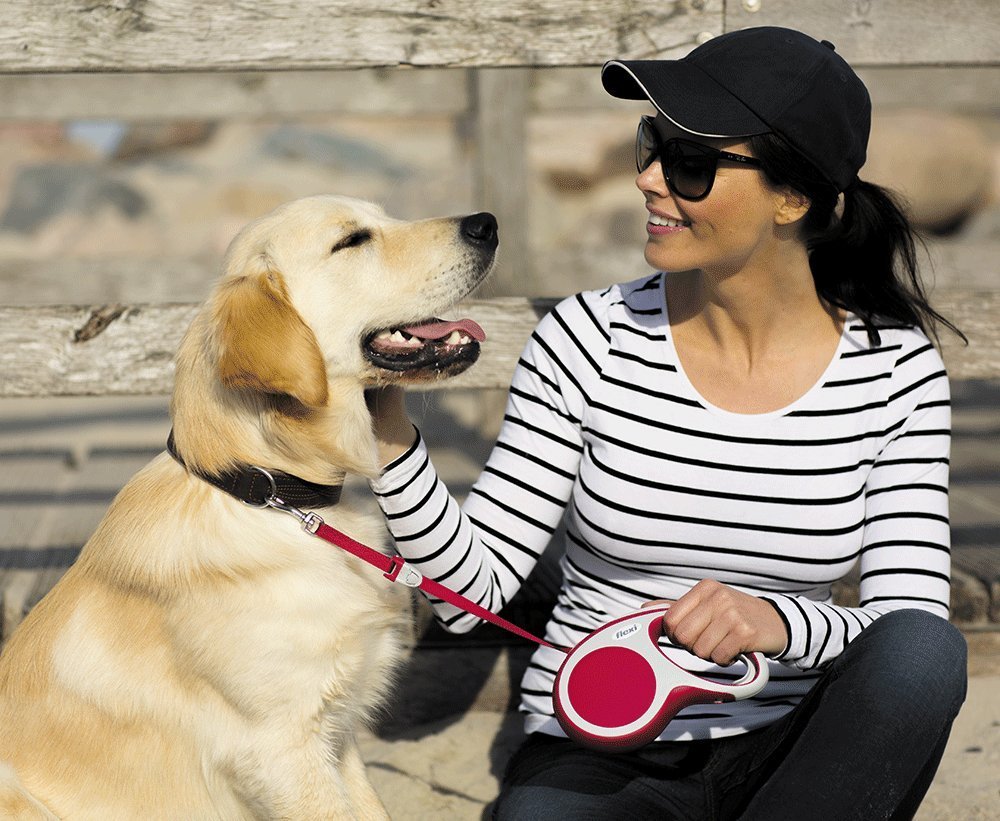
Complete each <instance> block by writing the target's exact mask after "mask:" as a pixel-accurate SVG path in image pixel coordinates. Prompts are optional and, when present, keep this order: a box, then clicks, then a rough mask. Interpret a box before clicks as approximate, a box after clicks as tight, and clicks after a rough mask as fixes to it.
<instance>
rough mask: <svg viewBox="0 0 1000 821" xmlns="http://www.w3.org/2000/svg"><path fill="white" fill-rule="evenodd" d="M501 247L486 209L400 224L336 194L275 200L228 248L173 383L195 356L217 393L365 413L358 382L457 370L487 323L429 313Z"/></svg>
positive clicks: (281, 407)
mask: <svg viewBox="0 0 1000 821" xmlns="http://www.w3.org/2000/svg"><path fill="white" fill-rule="evenodd" d="M496 250H497V226H496V220H495V219H494V218H493V216H492V215H490V214H475V215H472V216H466V217H449V218H442V219H429V220H421V221H416V222H403V221H400V220H396V219H392V218H390V217H388V216H386V214H385V213H384V212H383V211H382V209H380V208H378V207H377V206H375V205H373V204H371V203H367V202H362V201H359V200H353V199H348V198H344V197H333V196H319V197H308V198H306V199H301V200H296V201H294V202H291V203H288V204H286V205H283V206H281V207H279V208H278V209H276V210H275V211H273V212H271V213H270V214H267V215H266V216H264V217H262V218H260V219H258V220H256V221H255V222H253V223H251V224H250V225H248V226H247V227H246V228H244V229H243V230H242V231H241V232H240V233H239V235H238V236H237V237H236V238H235V239H234V240H233V242H232V244H231V245H230V247H229V250H228V251H227V252H226V257H225V260H224V265H223V277H222V280H221V281H220V283H219V285H218V287H217V288H216V290H215V292H214V293H213V295H212V297H211V299H210V300H209V303H208V306H207V310H206V311H205V312H203V314H202V316H201V323H200V327H201V329H202V332H201V333H200V334H196V335H195V336H197V337H199V338H200V339H201V342H190V341H189V340H187V339H186V340H185V346H187V347H190V346H191V345H195V346H201V347H203V348H205V349H207V350H201V351H199V352H192V351H188V353H187V356H186V357H185V356H184V348H183V347H182V354H181V356H179V358H178V380H179V381H178V385H177V391H179V390H181V389H182V388H183V386H182V384H181V382H180V380H181V376H182V371H183V370H185V368H184V364H185V359H186V360H188V361H191V360H194V359H198V360H199V361H201V363H202V364H203V365H205V364H207V365H208V366H209V369H210V370H214V371H215V374H214V375H215V378H217V380H218V385H219V387H220V388H221V389H222V391H223V392H225V393H228V394H232V395H236V396H238V397H240V398H241V400H254V399H255V398H256V400H255V401H256V404H255V407H261V406H266V407H268V408H273V409H276V411H280V412H281V413H282V414H283V415H285V416H287V417H290V418H295V419H299V420H302V419H306V418H309V417H310V416H314V417H315V416H317V415H322V414H324V413H325V414H327V416H329V415H330V414H331V413H334V414H335V413H338V412H339V413H341V415H343V412H344V405H345V403H349V404H350V405H351V408H352V409H353V410H354V412H355V414H357V413H361V412H363V411H364V403H363V390H364V388H365V387H369V386H375V385H385V384H390V383H396V382H402V383H413V382H425V381H429V380H434V379H440V378H444V377H447V376H451V375H454V374H457V373H460V372H461V371H463V370H465V369H466V368H467V367H468V366H469V365H471V364H472V363H473V362H474V361H475V360H476V358H477V357H478V355H479V343H480V342H481V341H482V339H483V334H482V331H481V329H480V328H479V326H478V325H476V324H475V323H474V322H471V321H469V320H461V321H458V322H454V321H443V320H440V319H438V318H437V317H438V316H439V315H440V314H442V313H444V312H446V311H448V310H449V309H450V308H452V307H453V306H454V304H455V303H456V302H458V301H459V300H460V299H462V298H463V297H465V296H466V295H468V294H469V293H470V292H471V291H472V290H473V289H474V288H475V287H476V286H477V285H478V284H479V283H480V282H481V281H482V280H483V279H484V277H485V276H486V275H487V274H488V273H489V271H490V269H491V268H492V266H493V261H494V257H495V254H496ZM197 324H198V323H196V325H197ZM189 336H190V335H189ZM203 370H204V368H203ZM177 391H175V402H174V406H175V428H176V426H177V422H178V420H177V418H176V417H177V415H178V414H177V410H178V408H179V407H180V405H179V402H178V397H177ZM215 393H216V396H218V395H219V393H218V391H216V392H215ZM359 400H362V401H360V410H358V408H357V406H358V404H359ZM230 404H231V403H230ZM243 404H244V405H246V401H244V402H243ZM365 423H366V424H369V425H370V420H369V419H368V418H367V417H365ZM355 427H356V426H355ZM368 438H369V439H370V431H369V432H368ZM348 462H349V464H348V465H347V466H346V467H348V469H351V468H355V469H356V468H357V465H355V464H350V462H351V460H348Z"/></svg>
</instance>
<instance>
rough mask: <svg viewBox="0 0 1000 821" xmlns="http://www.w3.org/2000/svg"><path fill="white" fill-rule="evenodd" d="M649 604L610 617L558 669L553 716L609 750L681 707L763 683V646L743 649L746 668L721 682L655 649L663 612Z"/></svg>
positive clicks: (736, 695) (645, 737) (747, 693)
mask: <svg viewBox="0 0 1000 821" xmlns="http://www.w3.org/2000/svg"><path fill="white" fill-rule="evenodd" d="M669 609H670V608H669V607H651V608H649V609H646V610H642V611H640V612H638V613H633V614H631V615H629V616H624V617H623V618H620V619H615V620H614V621H611V622H608V624H606V625H604V626H603V627H601V628H599V629H597V630H595V631H594V632H593V633H591V634H590V635H589V636H587V637H586V638H585V639H583V641H581V642H580V643H579V644H577V645H576V646H575V647H574V648H573V649H572V650H570V651H569V653H568V654H567V656H566V658H565V660H564V661H563V663H562V665H561V666H560V667H559V672H558V674H557V675H556V681H555V687H554V689H553V694H552V696H553V702H554V706H555V712H556V718H557V719H558V720H559V724H560V726H561V727H562V728H563V731H564V732H565V733H566V735H567V736H569V737H570V738H571V739H573V740H574V741H576V742H577V743H579V744H582V745H583V746H585V747H590V748H592V749H597V750H604V751H609V752H628V751H630V750H636V749H638V748H640V747H642V746H645V745H646V744H648V743H650V742H651V741H653V740H655V739H656V737H657V736H659V735H660V733H662V732H663V729H664V728H665V727H666V726H667V723H668V722H669V721H670V719H672V718H673V717H674V716H675V715H676V714H677V713H678V712H679V711H680V710H682V709H683V708H685V707H690V706H691V705H693V704H720V703H722V702H726V701H736V700H739V699H745V698H752V697H753V696H755V695H757V693H759V692H760V691H761V690H763V689H764V685H765V684H767V680H768V673H767V662H766V660H765V659H764V657H763V656H762V655H761V654H760V653H748V654H745V655H740V656H739V659H740V661H742V662H743V663H744V664H746V665H747V672H746V674H745V675H744V676H743V677H742V678H740V679H739V680H737V681H735V682H733V683H732V684H723V683H719V682H716V681H711V680H709V679H704V678H700V677H699V676H696V675H694V674H693V673H689V672H688V671H687V670H684V669H683V668H682V667H679V666H678V665H677V664H675V663H674V662H672V661H671V660H670V659H669V658H667V656H666V655H665V654H664V653H663V651H662V650H661V649H660V646H659V644H658V641H657V640H658V639H659V638H660V636H662V635H663V614H664V613H665V612H666V611H667V610H669Z"/></svg>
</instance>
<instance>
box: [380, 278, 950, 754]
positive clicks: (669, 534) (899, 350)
mask: <svg viewBox="0 0 1000 821" xmlns="http://www.w3.org/2000/svg"><path fill="white" fill-rule="evenodd" d="M880 332H881V345H880V346H879V347H877V348H871V347H869V344H868V339H867V334H866V332H865V330H864V328H863V327H862V326H861V324H860V323H859V322H858V321H857V320H856V319H853V318H852V319H850V320H849V321H848V323H847V326H846V327H845V330H844V333H843V336H842V339H841V342H840V346H839V348H838V351H837V354H836V356H835V357H834V359H833V361H832V362H831V364H830V366H829V368H828V370H827V372H826V373H825V374H824V375H823V377H822V378H821V380H820V381H819V382H818V383H817V384H816V385H815V386H814V387H813V388H812V389H811V390H809V391H808V392H807V393H806V394H805V395H804V396H802V397H801V398H800V399H798V400H797V401H796V402H794V403H793V404H792V405H791V406H790V407H788V408H784V409H782V410H781V411H778V412H775V413H768V414H759V415H744V414H734V413H730V412H727V411H724V410H721V409H718V408H715V407H713V406H711V405H710V404H709V403H708V402H706V401H705V400H704V399H703V398H702V397H701V396H699V395H698V394H697V392H696V391H695V390H694V388H693V387H692V385H691V384H690V383H689V382H688V380H687V378H686V376H685V375H684V372H683V368H682V367H681V366H680V363H679V361H678V358H677V356H676V354H675V353H674V350H673V347H672V342H671V334H670V327H669V324H668V321H667V316H666V310H665V297H664V290H663V276H662V275H659V274H657V275H655V276H652V277H648V278H645V279H643V280H639V281H636V282H633V283H628V284H625V285H620V286H614V287H612V288H609V289H608V290H606V291H601V292H597V291H595V292H588V293H584V294H580V295H577V296H575V297H571V298H569V299H566V300H564V301H563V302H561V303H560V304H559V305H558V306H557V307H556V308H555V309H554V310H553V311H552V313H551V314H550V315H549V316H547V317H546V318H545V319H544V320H543V321H542V322H541V323H540V324H539V326H538V328H537V329H536V331H535V333H534V334H533V335H532V338H531V340H530V341H529V343H528V345H527V347H526V349H525V351H524V354H523V356H522V359H521V361H520V364H519V366H518V369H517V372H516V373H515V376H514V379H513V384H512V387H511V392H510V398H509V402H508V406H507V413H506V417H505V422H504V425H503V429H502V430H501V433H500V436H499V440H498V442H497V445H496V447H495V449H494V451H493V453H492V454H491V456H490V459H489V461H488V463H487V465H486V468H485V470H484V472H483V474H482V476H481V477H480V478H479V480H478V481H477V483H476V484H475V486H474V488H473V489H472V492H471V493H470V495H469V497H468V499H467V500H466V502H465V504H464V506H463V507H462V508H459V506H458V505H457V504H456V503H455V501H454V500H453V499H452V498H451V497H450V496H449V494H448V491H447V489H446V488H445V487H444V486H443V485H442V484H441V482H440V481H439V480H438V478H437V476H436V474H435V473H434V470H433V467H432V466H431V465H430V462H429V461H428V458H427V452H426V449H425V448H424V446H423V443H422V442H418V443H417V444H416V445H415V446H414V448H412V449H411V451H410V452H409V453H407V454H406V455H405V456H403V457H401V458H400V459H398V460H397V461H396V462H394V463H393V464H392V465H390V466H389V467H388V468H387V469H386V471H385V473H384V474H383V476H382V477H380V478H379V479H378V480H376V481H375V482H374V483H373V490H374V491H375V492H376V494H377V495H378V497H379V500H380V503H381V505H382V507H383V510H384V511H385V513H386V515H387V517H388V521H389V526H390V529H391V530H392V532H393V534H394V536H395V538H396V542H397V545H398V547H399V549H400V551H401V552H402V553H403V554H404V555H405V556H406V557H407V558H408V559H409V560H410V561H412V562H414V563H415V564H416V565H417V566H418V567H419V568H420V569H421V570H422V571H423V572H424V573H426V574H427V575H429V576H431V577H432V578H435V579H437V580H439V581H441V582H443V583H445V584H447V585H448V586H449V587H452V588H453V589H455V590H458V591H460V592H462V593H463V594H464V595H467V596H469V597H470V598H473V599H474V600H476V601H478V602H480V603H481V604H483V605H484V606H486V607H489V608H490V609H493V610H499V609H500V608H502V607H503V606H504V604H505V602H507V601H509V600H510V598H511V597H512V596H513V595H514V593H515V592H516V591H517V589H518V587H519V586H520V584H521V583H522V582H523V580H524V579H525V577H526V576H527V575H528V573H529V572H530V571H531V569H532V567H533V566H534V564H535V562H536V560H537V558H538V556H539V555H540V553H541V551H542V550H543V549H544V548H545V547H546V545H547V544H548V542H549V540H550V538H551V536H552V534H553V532H554V531H555V529H556V527H557V525H558V524H559V522H560V519H561V518H562V517H563V516H564V515H565V516H566V524H567V536H566V545H565V554H564V556H563V558H562V561H561V567H562V571H563V586H562V590H561V593H560V596H559V600H558V603H557V605H556V607H555V609H554V611H553V613H552V618H551V620H550V621H549V624H548V626H547V629H546V638H547V639H548V640H549V641H551V642H552V643H553V644H556V645H564V646H571V645H573V644H575V643H576V642H577V641H579V640H580V639H581V638H583V636H584V635H585V634H586V633H587V632H589V631H591V630H593V629H595V628H596V627H599V626H600V625H601V624H603V623H604V622H606V621H608V620H610V619H612V618H615V617H618V616H621V615H624V614H626V613H628V612H631V611H633V610H635V609H637V608H638V607H639V606H640V605H641V604H642V603H643V602H645V601H647V600H650V599H676V598H678V597H679V596H681V595H683V593H684V592H685V591H687V590H688V589H690V587H691V586H692V585H693V584H694V583H696V582H697V581H699V580H700V579H703V578H714V579H716V580H718V581H720V582H723V583H725V584H729V585H732V586H733V587H736V588H737V589H739V590H743V591H745V592H748V593H751V594H754V595H758V596H762V597H764V598H767V599H768V600H770V601H771V602H772V603H773V604H774V605H775V607H776V608H777V610H778V612H779V613H780V614H781V615H782V618H783V619H784V620H785V622H786V624H787V626H788V630H789V635H790V642H789V645H788V647H787V648H786V649H785V651H784V652H783V653H782V654H781V655H780V656H779V657H778V660H779V661H780V662H782V664H777V663H774V664H772V671H771V683H770V684H769V685H768V687H767V689H766V690H765V691H764V692H763V693H762V694H761V696H760V697H759V698H756V699H752V700H750V701H747V702H737V703H735V704H727V705H713V706H712V707H711V708H710V709H709V708H698V707H693V708H689V709H687V710H684V711H682V712H681V713H680V714H679V715H678V716H677V718H675V719H674V721H672V722H671V724H670V725H669V726H668V728H667V731H666V732H665V734H664V736H663V738H665V739H690V738H708V737H716V736H722V735H729V734H733V733H739V732H744V731H746V730H748V729H753V728H755V727H759V726H763V725H765V724H768V723H770V722H772V721H774V720H776V719H777V718H779V717H780V716H781V715H783V714H784V713H785V712H787V711H788V710H789V709H791V707H792V706H793V705H794V704H795V703H797V702H798V700H799V699H800V698H801V697H802V695H803V694H804V693H805V692H806V691H807V690H808V689H809V687H810V685H811V683H812V681H813V680H815V678H816V677H817V676H818V674H819V673H818V670H819V669H820V668H822V667H823V666H824V665H825V664H827V663H829V662H830V661H831V660H832V659H834V658H836V656H837V655H838V654H839V653H840V652H841V651H842V650H843V649H844V647H845V646H846V644H847V643H848V642H849V641H851V640H852V639H853V638H854V637H856V636H857V635H858V633H860V632H861V630H863V629H864V628H865V627H866V626H867V625H869V624H871V622H872V621H873V620H874V619H876V618H877V617H878V616H879V615H881V614H882V613H885V612H888V611H890V610H893V609H897V608H901V607H918V608H922V609H925V610H929V611H931V612H933V613H936V614H938V615H940V616H941V617H947V614H948V596H949V589H950V588H949V567H950V560H949V527H948V498H947V481H948V453H949V439H950V436H949V431H950V422H951V420H950V406H949V391H948V382H947V378H946V376H945V372H944V368H943V365H942V362H941V359H940V357H939V356H938V354H937V352H936V351H935V349H934V348H933V347H932V346H931V345H930V344H929V343H928V341H927V339H926V337H925V336H924V335H923V334H922V333H920V332H919V331H916V330H913V329H908V328H885V329H880ZM859 561H860V571H861V602H860V606H858V607H838V606H834V605H833V604H832V603H831V594H830V588H831V585H832V584H833V582H835V581H837V580H838V579H840V578H842V577H843V576H844V575H845V574H846V573H847V572H848V571H849V570H850V569H851V568H852V567H853V566H854V565H855V563H856V562H859ZM436 612H437V615H438V617H439V618H440V619H441V620H442V621H443V622H444V623H445V624H446V625H447V626H448V627H449V628H450V629H452V630H455V631H463V630H468V629H470V628H471V627H472V626H474V624H475V620H474V619H473V618H472V617H470V616H468V615H466V614H463V613H461V612H458V611H456V610H455V609H454V608H452V607H450V606H448V605H445V604H443V603H437V604H436ZM665 650H666V652H667V653H668V655H670V657H671V658H673V659H674V660H675V661H677V662H678V663H679V664H681V665H682V666H684V667H686V668H688V669H691V670H694V671H698V672H704V673H708V674H710V675H715V676H718V677H720V678H726V677H732V676H733V675H734V671H726V670H724V669H720V668H717V667H715V666H713V665H711V664H709V663H706V662H703V661H701V660H700V659H697V658H695V657H694V656H692V655H690V654H688V653H687V652H685V651H683V650H681V649H679V648H672V647H669V646H666V647H665ZM560 660H561V654H560V653H559V652H558V651H554V650H550V649H548V648H540V649H539V650H538V651H537V652H536V654H535V656H534V658H533V663H532V665H531V667H530V668H529V669H528V672H527V674H526V675H525V678H524V682H523V701H522V710H523V711H524V712H525V713H526V715H527V720H526V729H527V730H528V731H529V732H532V731H539V730H540V731H543V732H551V733H556V734H558V733H559V732H560V731H559V729H558V725H557V724H556V723H555V721H554V720H553V719H552V703H551V697H550V693H551V689H552V680H553V677H554V674H555V671H556V669H557V668H558V665H559V663H560Z"/></svg>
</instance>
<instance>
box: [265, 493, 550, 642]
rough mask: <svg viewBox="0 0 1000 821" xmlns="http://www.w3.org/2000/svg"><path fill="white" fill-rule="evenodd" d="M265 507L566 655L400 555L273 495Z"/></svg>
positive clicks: (393, 576) (398, 577) (408, 582)
mask: <svg viewBox="0 0 1000 821" xmlns="http://www.w3.org/2000/svg"><path fill="white" fill-rule="evenodd" d="M265 504H266V505H267V507H273V508H274V509H275V510H281V511H283V512H285V513H290V514H292V515H293V516H295V517H296V518H297V519H298V520H299V521H300V522H301V523H302V529H303V530H305V531H306V532H307V533H311V534H312V535H314V536H318V537H319V538H321V539H323V540H324V541H326V542H329V543H330V544H332V545H335V546H337V547H339V548H341V549H343V550H346V551H347V552H348V553H350V554H351V555H352V556H356V557H357V558H359V559H361V560H362V561H363V562H367V563H368V564H370V565H372V566H373V567H377V568H378V569H379V570H381V571H382V574H383V575H384V576H385V577H386V578H387V579H389V580H390V581H393V582H396V583H398V584H402V585H405V586H406V587H413V588H417V589H420V590H423V591H424V592H425V593H427V594H429V595H431V596H434V597H436V598H439V599H441V600H442V601H445V602H447V603H448V604H451V605H454V606H455V607H457V608H459V609H460V610H464V611H465V612H466V613H471V614H472V615H473V616H477V617H478V618H480V619H483V620H484V621H488V622H490V623H491V624H495V625H496V626H497V627H502V628H503V629H504V630H507V631H508V632H510V633H513V634H514V635H516V636H520V637H521V638H524V639H528V641H533V642H535V644H540V645H542V646H543V647H551V648H552V649H553V650H562V652H566V651H565V650H564V649H563V648H562V647H556V646H555V645H554V644H550V643H549V642H547V641H545V639H540V638H538V636H534V635H532V634H531V633H529V632H528V631H527V630H523V629H522V628H520V627H518V626H517V625H516V624H513V623H512V622H509V621H507V620H506V619H504V618H501V617H500V616H498V615H497V614H496V613H494V612H492V611H490V610H487V609H486V608H485V607H483V606H482V605H479V604H476V603H475V602H474V601H472V599H467V598H466V597H465V596H463V595H461V594H459V593H456V592H455V591H454V590H450V589H449V588H447V587H445V586H444V585H443V584H440V583H439V582H436V581H434V579H428V578H425V577H424V575H423V573H421V572H420V571H419V570H417V569H416V568H415V567H414V566H413V565H411V564H409V563H408V562H407V561H406V560H405V559H404V558H403V557H402V556H386V555H385V554H384V553H380V552H379V551H377V550H374V549H373V548H371V547H368V545H366V544H362V543H361V542H357V541H355V540H354V539H352V538H351V537H350V536H348V535H347V534H346V533H341V532H340V531H339V530H335V529H334V528H332V527H330V526H329V525H328V524H326V522H324V521H323V519H322V517H320V516H319V515H317V514H316V513H304V512H303V511H301V510H299V509H298V508H296V507H293V506H292V505H289V504H288V503H286V502H283V501H282V500H281V499H279V498H277V497H276V496H274V495H271V496H270V497H268V498H267V499H265Z"/></svg>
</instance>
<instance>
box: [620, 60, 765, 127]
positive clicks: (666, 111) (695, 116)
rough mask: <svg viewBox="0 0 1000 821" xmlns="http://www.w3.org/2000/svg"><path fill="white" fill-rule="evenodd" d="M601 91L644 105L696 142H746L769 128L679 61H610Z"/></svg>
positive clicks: (710, 81) (734, 98)
mask: <svg viewBox="0 0 1000 821" xmlns="http://www.w3.org/2000/svg"><path fill="white" fill-rule="evenodd" d="M601 82H602V83H603V84H604V89H605V91H607V92H608V93H609V94H610V95H612V96H613V97H619V98H621V99H623V100H649V101H650V102H651V103H652V104H653V105H654V106H656V109H657V110H658V111H659V112H660V113H661V114H663V116H664V117H666V118H667V119H669V120H670V121H671V122H673V123H674V124H675V125H676V126H678V127H679V128H682V129H683V130H684V131H688V132H690V133H692V134H696V135H698V136H700V137H719V138H728V137H748V136H750V135H751V134H762V133H764V132H766V131H770V130H771V128H770V127H769V126H768V124H767V123H765V122H764V121H763V120H762V119H760V117H758V116H757V115H756V114H754V112H753V111H751V110H750V109H749V108H747V107H746V106H745V105H744V104H743V102H742V101H741V100H740V99H739V97H736V96H734V95H733V94H732V93H730V92H729V91H727V90H726V89H724V88H723V87H722V86H721V85H719V84H718V83H717V82H715V80H713V79H712V78H711V77H709V76H708V75H707V74H706V73H705V72H704V71H702V70H701V69H700V68H698V67H697V66H696V65H693V64H691V63H688V62H685V61H684V60H610V61H609V62H607V63H605V64H604V68H602V69H601Z"/></svg>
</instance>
